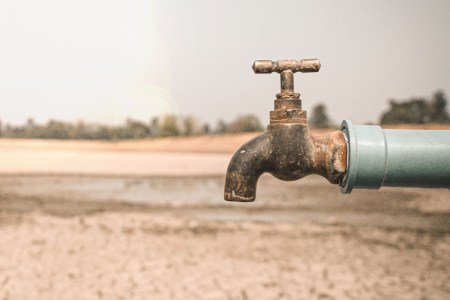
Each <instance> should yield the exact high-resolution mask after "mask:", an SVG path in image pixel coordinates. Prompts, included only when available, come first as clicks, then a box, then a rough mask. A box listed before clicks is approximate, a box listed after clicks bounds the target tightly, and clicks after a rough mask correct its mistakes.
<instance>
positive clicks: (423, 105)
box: [380, 91, 450, 124]
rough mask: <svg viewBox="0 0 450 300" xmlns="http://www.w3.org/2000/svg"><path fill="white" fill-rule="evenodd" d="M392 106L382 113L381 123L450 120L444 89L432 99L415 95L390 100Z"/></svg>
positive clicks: (445, 121) (443, 121)
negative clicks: (401, 99)
mask: <svg viewBox="0 0 450 300" xmlns="http://www.w3.org/2000/svg"><path fill="white" fill-rule="evenodd" d="M389 104H390V108H389V110H387V111H386V112H384V113H383V114H382V115H381V118H380V123H381V124H408V123H409V124H424V123H447V122H450V117H449V113H448V111H447V98H446V96H445V94H444V92H442V91H437V92H435V93H433V95H432V96H431V98H430V99H426V98H423V97H413V98H410V99H406V100H403V101H397V100H390V101H389Z"/></svg>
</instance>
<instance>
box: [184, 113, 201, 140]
mask: <svg viewBox="0 0 450 300" xmlns="http://www.w3.org/2000/svg"><path fill="white" fill-rule="evenodd" d="M198 127H199V126H198V121H197V120H196V119H195V118H194V117H193V116H186V117H184V119H183V134H184V135H194V134H197V133H198V131H199V128H198Z"/></svg>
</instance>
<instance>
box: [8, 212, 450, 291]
mask: <svg viewBox="0 0 450 300" xmlns="http://www.w3.org/2000/svg"><path fill="white" fill-rule="evenodd" d="M0 243H1V245H2V247H0V298H1V299H448V297H449V295H450V284H449V282H450V278H449V272H450V265H449V261H450V251H449V247H450V246H449V244H450V236H449V235H448V234H447V235H445V234H444V235H430V234H425V233H420V232H408V231H397V230H393V231H389V230H383V229H377V228H354V227H348V226H342V225H340V226H338V225H336V226H333V225H329V226H319V225H314V224H308V223H283V222H277V223H270V224H269V223H256V222H231V221H228V222H226V221H223V222H218V221H205V220H195V219H186V218H183V217H179V216H174V215H172V214H171V213H169V212H166V213H161V212H160V213H157V214H156V213H138V212H122V213H113V212H105V213H98V214H94V215H82V216H76V217H74V216H72V217H67V218H63V217H56V216H52V215H43V214H40V213H28V214H25V215H15V214H6V215H5V214H3V215H2V226H1V227H0Z"/></svg>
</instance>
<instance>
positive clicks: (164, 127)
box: [160, 115, 181, 136]
mask: <svg viewBox="0 0 450 300" xmlns="http://www.w3.org/2000/svg"><path fill="white" fill-rule="evenodd" d="M180 133H181V130H180V126H179V125H178V120H177V118H176V117H175V116H174V115H167V116H165V117H164V118H163V120H162V122H161V126H160V135H161V136H178V135H180Z"/></svg>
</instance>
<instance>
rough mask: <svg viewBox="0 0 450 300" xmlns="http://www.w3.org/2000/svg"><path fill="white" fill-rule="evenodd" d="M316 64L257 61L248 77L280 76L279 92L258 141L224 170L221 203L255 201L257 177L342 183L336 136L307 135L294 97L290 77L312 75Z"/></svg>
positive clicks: (343, 150) (343, 149) (343, 160)
mask: <svg viewBox="0 0 450 300" xmlns="http://www.w3.org/2000/svg"><path fill="white" fill-rule="evenodd" d="M319 69H320V62H319V60H318V59H302V60H279V61H276V62H273V61H270V60H257V61H255V62H254V64H253V71H254V72H255V73H257V74H260V73H272V72H277V73H280V77H281V92H280V93H278V94H277V95H276V99H275V101H274V102H275V109H274V110H273V111H271V112H270V124H269V125H268V126H267V130H265V131H264V132H263V133H261V134H260V135H259V136H257V137H255V138H253V139H252V140H250V141H248V142H247V143H245V144H244V145H242V146H241V147H240V148H239V149H238V150H237V152H236V153H235V154H234V156H233V158H232V159H231V161H230V164H229V165H228V170H227V174H226V181H225V192H224V197H225V200H228V201H239V202H250V201H254V200H255V196H256V184H257V181H258V178H259V177H260V176H261V175H262V174H263V173H266V172H268V173H270V174H272V175H273V176H275V177H276V178H278V179H281V180H285V181H293V180H298V179H300V178H303V177H305V176H307V175H310V174H318V175H321V176H323V177H325V178H326V179H327V180H328V181H329V182H330V183H333V184H339V183H341V182H342V180H343V178H344V176H345V172H346V167H347V165H346V164H347V145H346V140H345V137H344V133H343V132H342V131H335V132H332V133H330V134H328V135H325V136H314V135H311V134H310V131H309V127H308V123H307V118H306V111H304V110H302V100H300V94H299V93H296V92H295V91H294V73H296V72H302V73H308V72H318V71H319Z"/></svg>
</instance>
